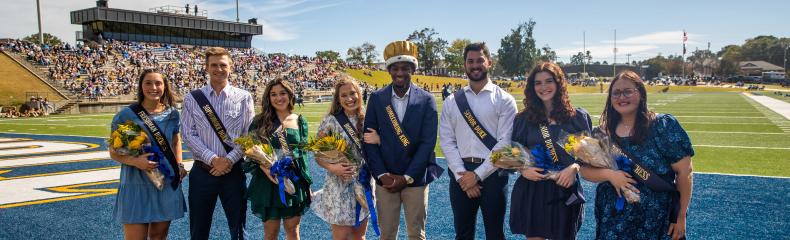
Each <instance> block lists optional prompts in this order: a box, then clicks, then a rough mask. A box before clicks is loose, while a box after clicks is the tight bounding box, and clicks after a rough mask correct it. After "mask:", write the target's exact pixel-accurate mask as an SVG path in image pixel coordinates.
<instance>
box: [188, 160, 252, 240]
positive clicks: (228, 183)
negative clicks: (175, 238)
mask: <svg viewBox="0 0 790 240" xmlns="http://www.w3.org/2000/svg"><path fill="white" fill-rule="evenodd" d="M246 183H247V180H246V176H245V175H244V171H243V170H242V167H241V161H239V162H237V163H236V164H235V165H233V168H232V169H231V171H230V172H229V173H228V174H225V175H222V176H219V177H215V176H213V175H211V173H209V171H207V170H206V169H203V168H201V167H200V166H198V165H197V164H196V165H194V167H193V168H192V171H191V172H190V173H189V233H190V235H191V236H192V239H193V240H198V239H199V240H203V239H209V238H210V231H211V221H212V219H213V217H214V207H215V206H216V205H217V197H219V200H220V201H221V202H222V209H223V210H224V211H225V218H227V220H228V228H229V230H230V236H231V239H244V237H245V236H246V233H245V228H244V225H245V223H246V219H247V199H245V192H246V190H247V188H246V186H245V184H246ZM215 238H217V237H216V236H214V237H213V238H212V239H215Z"/></svg>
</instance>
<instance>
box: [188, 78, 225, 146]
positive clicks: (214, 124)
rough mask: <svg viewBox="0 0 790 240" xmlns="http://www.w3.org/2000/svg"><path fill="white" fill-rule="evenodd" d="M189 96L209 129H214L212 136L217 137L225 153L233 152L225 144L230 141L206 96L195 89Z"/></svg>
mask: <svg viewBox="0 0 790 240" xmlns="http://www.w3.org/2000/svg"><path fill="white" fill-rule="evenodd" d="M190 94H192V97H193V98H194V99H195V102H197V104H198V106H199V107H200V110H201V111H202V112H203V115H205V116H206V120H208V122H209V125H211V128H212V129H214V134H216V135H217V138H219V142H220V143H222V147H224V148H225V153H230V151H233V147H231V146H230V145H228V144H227V142H231V140H230V136H229V135H228V132H227V131H225V125H223V124H222V121H221V120H220V119H219V116H217V111H216V110H214V107H212V106H211V104H210V103H209V102H208V99H206V95H204V94H203V91H201V90H200V89H197V90H194V91H192V92H191V93H190ZM206 160H208V159H206Z"/></svg>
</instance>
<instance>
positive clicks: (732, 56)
mask: <svg viewBox="0 0 790 240" xmlns="http://www.w3.org/2000/svg"><path fill="white" fill-rule="evenodd" d="M716 55H717V56H718V57H719V58H720V59H721V61H719V65H720V67H719V68H720V74H722V75H724V76H731V75H736V74H738V73H739V72H740V68H739V67H738V62H740V61H741V59H742V57H741V46H738V45H727V46H724V47H723V48H721V51H719V52H718V53H716Z"/></svg>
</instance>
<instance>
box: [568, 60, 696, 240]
mask: <svg viewBox="0 0 790 240" xmlns="http://www.w3.org/2000/svg"><path fill="white" fill-rule="evenodd" d="M600 127H601V129H602V130H604V132H606V133H608V135H609V136H610V137H611V139H612V140H613V142H614V143H616V144H617V145H618V146H619V147H620V148H622V150H623V151H624V152H626V153H628V155H630V156H629V157H632V158H637V159H635V160H637V161H638V162H639V163H641V164H640V165H642V167H644V168H645V169H647V170H648V171H649V172H652V173H654V174H655V175H657V176H658V177H659V178H660V179H661V180H663V181H666V182H667V183H674V185H675V188H676V189H675V190H677V192H675V191H655V190H653V189H651V187H650V186H647V185H646V184H644V183H641V182H640V181H637V179H635V178H634V177H635V175H634V171H628V172H626V171H620V170H610V169H597V168H592V167H586V166H585V167H582V170H581V171H582V176H584V178H585V179H587V180H589V181H593V182H599V183H600V184H598V187H597V189H596V194H595V196H596V197H595V220H596V222H597V227H596V239H682V238H683V237H684V236H685V235H686V211H687V209H688V206H689V202H690V201H691V189H692V185H693V180H692V168H691V157H692V156H694V149H692V146H691V140H690V139H689V137H688V134H686V131H685V130H683V127H681V126H680V123H679V122H678V120H677V119H675V117H673V116H672V115H669V114H656V113H654V112H653V111H651V110H650V109H648V107H647V91H646V90H645V84H644V83H643V82H642V79H641V78H640V77H639V75H637V74H636V73H634V72H632V71H624V72H622V73H620V74H618V75H617V77H616V78H615V79H614V80H613V81H612V84H611V85H610V87H609V95H608V97H607V98H606V107H605V108H604V112H603V114H602V115H601V125H600ZM632 165H633V164H632ZM642 173H643V172H642ZM642 176H644V174H643V175H642ZM669 188H670V189H671V187H669ZM625 189H629V190H632V191H634V192H636V193H638V194H639V195H640V198H641V200H640V202H639V203H634V204H628V203H626V204H625V205H624V206H623V207H622V208H620V209H617V208H616V206H615V203H616V201H617V197H618V196H620V195H622V191H623V190H625ZM678 192H679V197H678V195H675V196H674V197H675V199H674V200H675V201H673V195H674V194H677V193H678ZM677 205H679V206H677ZM678 207H679V210H676V212H675V214H673V210H672V209H673V208H675V209H677V208H678ZM672 215H677V218H675V219H671V217H670V216H672Z"/></svg>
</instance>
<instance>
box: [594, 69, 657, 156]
mask: <svg viewBox="0 0 790 240" xmlns="http://www.w3.org/2000/svg"><path fill="white" fill-rule="evenodd" d="M617 81H631V82H633V83H634V85H636V90H637V91H639V107H638V108H637V109H636V121H635V122H634V127H633V128H632V129H631V140H632V141H633V142H634V143H636V144H640V143H642V141H643V140H644V139H645V138H646V137H647V134H648V133H649V131H650V124H652V123H653V121H654V120H655V119H656V113H655V112H653V111H651V110H650V109H649V108H647V90H646V89H645V83H644V82H643V81H642V78H641V77H639V75H638V74H636V73H635V72H633V71H629V70H625V71H622V72H620V74H617V77H615V78H614V80H612V83H611V84H610V85H609V94H608V95H607V97H606V107H604V110H603V113H601V127H602V128H603V129H604V131H606V133H608V134H609V136H611V137H613V138H614V137H617V133H616V130H617V124H618V123H620V120H621V119H622V116H621V115H620V113H619V112H617V110H615V109H614V105H612V89H613V87H612V86H614V83H616V82H617Z"/></svg>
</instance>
